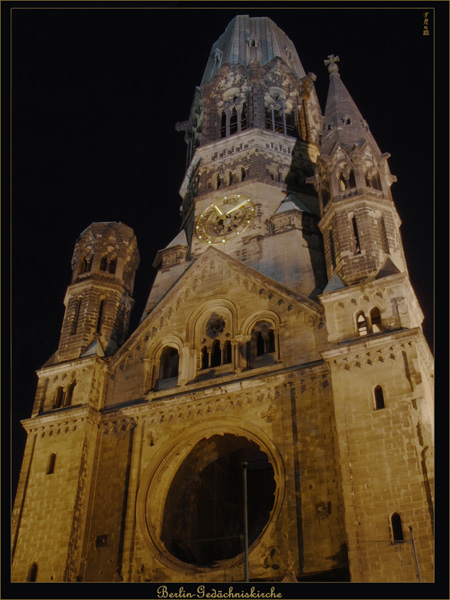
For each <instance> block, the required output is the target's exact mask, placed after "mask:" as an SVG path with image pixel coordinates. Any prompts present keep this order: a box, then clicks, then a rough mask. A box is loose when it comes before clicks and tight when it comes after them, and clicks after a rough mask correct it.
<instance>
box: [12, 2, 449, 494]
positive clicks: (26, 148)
mask: <svg viewBox="0 0 450 600" xmlns="http://www.w3.org/2000/svg"><path fill="white" fill-rule="evenodd" d="M6 4H7V3H6ZM12 6H14V7H15V8H13V10H12V12H11V14H12V30H11V31H12V40H11V49H12V96H11V108H12V145H11V149H12V152H11V159H12V160H11V173H12V187H11V207H9V202H8V200H7V198H8V196H3V218H4V220H5V219H6V222H8V221H9V220H10V221H11V224H12V225H11V247H10V249H11V266H12V286H11V288H12V291H11V309H12V314H11V319H12V320H11V323H12V326H11V333H12V335H11V343H12V356H11V358H12V384H11V392H12V393H11V405H12V411H11V423H12V443H13V463H12V481H13V494H14V489H15V482H16V479H17V475H18V470H19V469H20V464H21V457H22V454H23V448H24V443H25V434H24V432H23V430H22V427H21V426H20V424H19V420H20V419H23V418H28V417H29V416H30V414H31V409H32V405H33V400H34V394H35V389H36V381H37V378H36V375H35V371H36V370H37V369H39V368H40V367H41V366H42V365H43V364H44V363H45V361H46V360H47V359H48V358H49V357H50V356H51V355H52V354H53V353H54V352H55V350H56V349H57V346H58V340H59V334H60V328H61V323H62V319H63V315H64V305H63V299H64V295H65V291H66V288H67V285H68V284H69V283H70V278H71V267H70V262H71V257H72V252H73V247H74V244H75V241H76V239H77V237H78V236H79V234H80V233H81V232H82V231H83V230H84V229H85V228H86V227H88V226H89V224H90V223H91V222H93V221H121V222H123V223H126V224H127V225H129V226H130V227H132V228H133V229H134V231H135V233H136V236H137V240H138V247H139V251H140V255H141V263H140V267H139V269H138V272H137V277H136V285H135V292H134V297H135V299H136V305H135V308H134V311H133V317H132V329H131V330H133V329H134V328H135V327H136V325H137V323H138V321H139V319H140V317H141V314H142V311H143V309H144V305H145V302H146V299H147V296H148V293H149V291H150V287H151V284H152V282H153V279H154V275H155V271H154V269H153V268H152V263H153V260H154V258H155V255H156V252H157V251H158V249H160V248H163V247H165V246H166V245H167V244H168V243H169V242H170V241H171V240H172V238H173V237H174V236H175V235H176V234H177V232H178V228H179V226H180V218H179V206H180V204H181V198H180V196H179V193H178V190H179V187H180V185H181V182H182V179H183V175H184V169H185V154H186V152H185V148H186V145H185V142H184V139H183V134H182V133H178V132H177V131H176V130H175V124H176V123H177V122H178V121H184V120H186V119H187V118H188V115H189V110H190V106H191V101H192V98H193V94H194V88H195V86H196V85H199V84H200V81H201V78H202V75H203V70H204V68H205V66H206V62H207V59H208V55H209V52H210V50H211V46H212V45H213V43H214V42H215V41H216V40H217V38H218V37H219V36H220V35H221V34H222V33H223V31H224V30H225V27H226V26H227V24H228V22H229V21H230V20H231V19H232V18H233V17H234V16H235V15H236V14H249V15H250V16H268V17H270V18H272V19H273V20H274V21H275V23H276V24H277V25H278V26H279V27H280V28H281V29H282V30H283V31H285V33H286V34H287V35H288V36H289V37H290V39H291V40H292V41H293V42H294V44H295V46H296V48H297V51H298V54H299V56H300V60H301V62H302V64H303V67H304V69H305V71H306V72H313V73H315V74H316V75H317V81H316V88H317V92H318V95H319V100H320V103H321V106H322V110H323V109H324V107H325V101H326V94H327V87H328V72H327V69H326V67H325V66H324V62H323V61H324V59H325V58H326V57H327V56H328V55H329V54H338V55H339V57H340V63H339V69H340V73H341V77H342V80H343V82H344V84H345V85H346V87H347V89H348V90H349V91H350V93H351V95H352V97H353V99H354V100H355V102H356V104H357V105H358V108H359V109H360V111H361V113H362V115H363V117H364V118H365V119H366V120H367V122H368V124H369V126H370V129H371V131H372V133H373V135H374V137H375V139H376V141H377V143H378V145H379V147H380V149H381V151H382V152H389V153H390V154H391V158H390V160H389V164H390V168H391V171H392V173H393V174H394V175H396V176H397V179H398V182H397V183H395V184H394V185H393V187H392V191H393V198H394V202H395V204H396V206H397V210H398V212H399V215H400V218H401V220H402V228H401V232H402V237H403V242H404V248H405V253H406V258H407V262H408V266H409V272H410V277H411V281H412V284H413V286H414V288H415V290H416V293H417V296H418V299H419V302H420V304H421V306H422V309H423V312H424V314H425V322H424V330H425V333H426V336H427V339H428V340H429V342H430V344H432V342H433V340H432V338H433V247H434V245H433V218H434V198H433V118H434V114H435V113H434V106H433V71H434V62H433V46H434V44H435V37H434V36H435V27H434V22H433V18H434V12H433V9H432V8H431V5H430V9H429V10H430V16H429V18H430V29H431V35H430V36H424V35H423V27H424V9H423V7H424V6H426V3H423V4H420V5H418V4H416V5H414V4H411V5H405V3H402V4H401V8H388V5H387V4H384V5H380V6H383V8H380V7H378V8H368V6H369V4H368V3H363V5H362V6H363V7H362V8H358V7H357V4H355V3H352V4H351V5H350V8H344V5H343V4H340V3H337V4H336V5H335V6H336V8H330V7H328V8H319V6H320V5H314V4H312V5H311V6H313V7H314V8H301V6H302V5H301V4H300V3H299V4H296V3H290V4H288V5H286V8H284V6H285V5H284V3H283V2H279V3H278V4H276V8H273V7H274V3H272V4H270V5H267V6H263V3H260V4H258V5H256V4H254V3H253V4H250V3H246V4H245V5H241V4H239V3H234V5H233V6H232V7H231V8H229V9H227V8H223V5H221V4H214V3H211V4H209V3H204V4H202V5H201V7H200V8H194V5H193V4H192V3H181V2H179V3H177V6H176V7H172V6H171V5H170V4H168V3H166V4H165V5H163V7H161V6H160V7H156V5H155V4H153V5H151V4H147V3H145V2H142V3H139V4H137V5H136V6H137V8H133V6H134V4H133V3H131V2H129V3H125V4H121V3H120V2H119V3H116V4H114V5H110V4H109V3H102V4H100V8H98V7H97V6H98V5H96V4H94V3H90V2H86V3H84V4H83V5H78V7H77V8H74V7H73V5H71V4H70V3H63V4H61V5H59V4H58V3H52V4H49V5H48V8H44V5H42V4H40V3H39V2H37V3H30V4H29V5H27V4H26V3H18V4H12ZM240 6H244V8H242V9H241V8H240ZM248 6H250V8H248ZM257 6H259V7H261V8H256V7H257ZM269 6H271V7H272V8H269ZM322 6H324V5H322ZM58 7H60V8H58ZM253 7H255V8H253ZM6 8H8V7H7V6H5V3H3V5H2V10H4V13H3V15H2V16H3V18H2V24H3V25H5V20H6V25H7V26H8V27H9V15H8V13H7V11H6ZM443 18H444V21H446V20H447V17H446V15H444V17H443ZM438 42H439V40H437V43H438ZM444 51H445V49H444ZM447 109H448V107H447ZM445 202H447V198H445ZM9 208H11V210H10V214H8V211H9ZM5 213H6V214H5ZM7 250H8V249H7ZM7 318H8V317H7ZM4 319H5V317H4ZM4 323H5V321H4ZM3 402H4V403H6V402H8V400H7V398H5V397H4V399H3Z"/></svg>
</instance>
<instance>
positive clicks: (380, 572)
mask: <svg viewBox="0 0 450 600" xmlns="http://www.w3.org/2000/svg"><path fill="white" fill-rule="evenodd" d="M230 48H238V49H239V50H238V51H237V54H236V53H233V52H232V51H231V50H230ZM327 62H328V64H329V70H330V91H329V96H328V101H327V108H326V110H325V115H324V116H323V117H322V114H321V111H320V106H319V103H318V100H317V97H316V94H315V91H314V77H313V76H312V74H309V75H308V76H306V75H305V72H304V70H303V67H302V65H301V62H300V59H299V57H298V56H297V54H296V52H295V49H294V48H293V46H292V43H291V42H290V40H288V38H287V37H286V36H285V34H284V33H283V32H281V31H280V30H279V29H278V28H277V27H276V25H275V24H274V23H272V22H271V21H270V20H269V19H266V18H254V19H253V18H252V19H250V18H248V17H245V16H240V17H236V18H235V19H234V20H233V21H232V22H231V23H230V25H229V26H228V28H227V30H226V32H225V33H224V34H223V36H222V37H221V38H220V39H219V40H218V42H217V43H216V45H215V46H214V47H213V51H212V53H211V57H210V59H209V61H208V65H207V68H206V71H205V76H204V79H203V81H202V84H201V86H200V87H199V88H197V89H196V92H195V96H194V102H193V104H192V110H191V115H190V117H189V119H188V121H186V122H185V123H182V124H179V129H180V130H183V131H184V132H185V137H186V141H187V144H188V168H187V172H186V177H185V180H184V182H183V184H182V186H181V192H180V193H181V196H182V198H183V206H182V225H181V229H180V233H179V234H178V235H177V236H176V238H175V239H174V240H172V242H170V243H169V244H168V245H167V247H166V248H163V249H161V250H160V251H159V252H158V255H157V257H156V259H155V263H154V265H155V267H157V268H158V272H157V276H156V279H155V282H154V285H153V287H152V290H151V292H150V295H149V299H148V302H147V305H146V308H145V311H144V314H143V316H142V319H141V322H140V324H139V326H138V327H137V329H136V330H135V331H134V332H132V333H131V334H128V327H129V315H130V311H131V309H132V306H133V300H132V298H131V295H132V290H133V282H134V273H135V271H136V268H137V266H138V262H139V255H138V250H137V243H136V240H135V237H134V233H133V231H132V230H131V229H130V228H129V227H127V226H126V225H123V224H121V223H93V224H92V225H91V226H90V227H89V228H88V229H87V230H86V231H84V232H83V233H82V234H81V236H80V239H79V241H78V242H77V245H76V247H75V251H74V256H73V261H72V268H73V278H72V281H71V284H70V285H69V287H68V290H67V294H66V299H65V305H66V313H65V316H64V321H63V326H62V333H61V342H60V346H59V349H58V350H57V351H56V352H55V354H54V355H53V356H52V357H51V358H50V359H49V361H48V362H47V363H46V364H45V365H44V366H43V367H42V368H41V369H40V371H39V372H38V377H39V383H38V388H37V392H36V400H35V404H34V407H33V412H32V415H31V417H30V418H29V419H27V420H25V421H23V426H24V428H25V429H26V431H27V434H28V441H27V446H26V449H25V454H24V458H23V465H22V471H21V475H20V481H19V486H18V491H17V497H16V502H15V505H14V511H13V518H12V525H13V536H12V548H13V563H12V577H13V581H16V582H23V581H37V582H51V581H52V582H70V581H86V582H120V581H123V582H163V581H164V582H232V581H236V582H237V581H242V580H243V578H244V568H245V564H244V548H243V540H245V536H244V535H243V523H242V504H243V497H244V496H243V491H242V485H243V483H242V482H243V481H245V482H246V486H247V487H246V490H247V491H248V498H247V503H248V514H249V520H248V539H249V572H250V579H251V580H252V581H280V582H281V581H295V580H296V579H297V580H299V581H301V580H308V578H315V580H319V581H320V580H323V581H325V580H338V581H352V582H365V583H368V582H415V581H418V576H417V564H416V562H415V558H414V553H413V547H412V543H411V542H412V538H411V532H414V540H415V548H416V552H417V563H418V565H420V573H421V578H422V581H427V582H431V581H433V577H434V574H433V548H432V546H433V533H432V524H433V483H434V477H433V439H434V438H433V436H434V430H433V418H434V415H433V380H432V374H433V362H432V357H431V354H430V351H429V348H428V346H427V344H426V342H425V339H424V336H423V333H422V329H421V323H422V320H423V315H422V312H421V309H420V307H419V305H418V302H417V299H416V297H415V295H414V291H413V289H412V287H411V284H410V282H409V278H408V273H407V270H406V264H405V259H404V255H403V249H402V245H401V240H400V233H399V227H400V221H399V218H398V215H397V212H396V210H395V206H394V203H393V201H392V197H391V193H390V185H391V183H392V182H393V181H394V180H395V177H394V176H392V175H391V174H390V172H389V168H388V166H387V158H388V155H386V154H381V153H380V150H379V149H378V147H377V145H376V143H375V141H374V138H373V136H372V134H370V132H369V130H368V127H367V124H366V123H365V122H364V121H363V120H362V117H361V115H360V113H359V110H358V109H357V107H356V105H355V104H354V102H353V100H352V99H351V97H350V95H349V93H348V92H347V90H346V89H345V87H344V86H343V83H342V82H341V80H340V76H339V73H338V70H337V65H336V64H335V63H336V59H335V57H334V58H333V59H332V58H330V60H329V61H327ZM322 127H323V130H322ZM362 134H363V135H365V138H364V139H362ZM321 140H322V141H321Z"/></svg>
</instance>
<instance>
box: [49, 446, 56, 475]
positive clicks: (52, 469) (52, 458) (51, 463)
mask: <svg viewBox="0 0 450 600" xmlns="http://www.w3.org/2000/svg"><path fill="white" fill-rule="evenodd" d="M55 462H56V454H55V453H54V452H53V453H52V454H50V456H49V459H48V465H47V475H51V474H52V473H54V472H55Z"/></svg>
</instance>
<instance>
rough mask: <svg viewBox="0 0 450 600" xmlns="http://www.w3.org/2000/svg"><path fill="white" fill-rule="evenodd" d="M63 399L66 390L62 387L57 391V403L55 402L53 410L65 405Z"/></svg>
mask: <svg viewBox="0 0 450 600" xmlns="http://www.w3.org/2000/svg"><path fill="white" fill-rule="evenodd" d="M63 398H64V389H63V388H62V387H61V386H59V387H58V389H57V390H56V394H55V401H54V402H53V408H60V407H61V406H62V403H63Z"/></svg>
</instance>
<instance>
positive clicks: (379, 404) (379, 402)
mask: <svg viewBox="0 0 450 600" xmlns="http://www.w3.org/2000/svg"><path fill="white" fill-rule="evenodd" d="M373 401H374V407H375V410H381V409H382V408H384V394H383V388H382V387H381V385H377V386H376V388H375V389H374V390H373Z"/></svg>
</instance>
